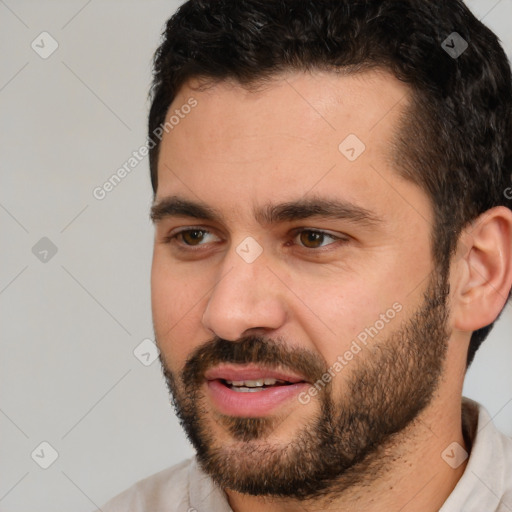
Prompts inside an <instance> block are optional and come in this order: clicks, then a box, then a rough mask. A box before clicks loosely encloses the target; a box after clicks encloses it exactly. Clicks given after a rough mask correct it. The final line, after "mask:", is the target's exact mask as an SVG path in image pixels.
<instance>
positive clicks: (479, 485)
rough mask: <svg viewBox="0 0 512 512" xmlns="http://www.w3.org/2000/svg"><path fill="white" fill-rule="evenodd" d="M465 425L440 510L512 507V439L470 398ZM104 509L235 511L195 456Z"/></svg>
mask: <svg viewBox="0 0 512 512" xmlns="http://www.w3.org/2000/svg"><path fill="white" fill-rule="evenodd" d="M463 426H464V433H465V437H466V439H467V440H468V441H469V442H470V443H471V445H472V446H471V454H470V456H469V460H468V463H467V466H466V469H465V471H464V474H463V475H462V477H461V479H460V480H459V481H458V482H457V485H456V486H455V489H454V490H453V492H452V493H451V494H450V496H449V497H448V499H447V500H446V501H445V503H444V505H443V506H442V507H441V509H440V510H439V512H512V439H510V438H508V437H506V436H505V435H504V434H502V433H501V432H499V431H498V430H497V429H496V427H495V426H494V424H493V423H492V420H491V418H490V416H489V414H488V412H487V411H486V410H485V409H484V408H483V407H482V406H481V405H479V404H477V403H476V402H473V401H472V400H469V399H467V398H464V399H463ZM101 511H102V512H233V511H232V509H231V507H230V506H229V503H228V501H227V498H226V494H225V493H224V491H222V489H220V488H219V487H218V486H217V485H216V484H215V483H214V482H213V480H212V479H211V478H210V477H209V476H208V475H207V474H206V473H204V472H203V471H202V470H201V468H200V467H199V466H198V464H197V461H196V459H195V457H193V458H191V459H187V460H185V461H183V462H181V463H179V464H177V465H175V466H173V467H170V468H168V469H165V470H163V471H160V472H159V473H156V474H154V475H152V476H150V477H148V478H145V479H144V480H141V481H139V482H137V483H136V484H135V485H133V486H132V487H130V488H129V489H127V490H126V491H124V492H122V493H121V494H119V495H118V496H116V497H115V498H113V499H111V500H110V501H109V502H108V503H106V504H105V505H104V506H103V507H101ZM97 512H98V511H97Z"/></svg>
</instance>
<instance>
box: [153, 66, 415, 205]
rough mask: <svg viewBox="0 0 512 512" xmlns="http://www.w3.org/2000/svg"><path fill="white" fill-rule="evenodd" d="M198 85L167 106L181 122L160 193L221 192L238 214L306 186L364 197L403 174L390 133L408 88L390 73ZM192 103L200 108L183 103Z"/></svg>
mask: <svg viewBox="0 0 512 512" xmlns="http://www.w3.org/2000/svg"><path fill="white" fill-rule="evenodd" d="M197 85H198V82H197V81H196V82H190V83H188V84H186V85H185V86H183V87H182V88H181V90H180V92H179V94H178V95H177V96H176V98H175V100H174V101H173V103H172V105H171V106H170V108H169V110H168V113H167V119H169V118H170V116H173V115H174V116H175V118H176V117H177V116H179V118H180V120H179V123H177V124H176V125H174V126H173V128H172V129H171V130H169V131H168V132H166V133H165V134H164V137H163V140H162V143H161V149H160V158H159V165H158V173H159V179H158V181H159V186H158V190H157V200H158V199H159V198H161V197H166V196H169V195H171V194H174V193H181V194H180V195H181V196H183V195H186V196H188V197H189V198H190V199H193V198H195V199H197V198H200V199H201V200H202V201H203V202H205V203H209V204H212V205H218V204H219V201H220V199H222V204H223V207H225V208H230V207H231V208H232V211H233V212H236V211H237V209H239V208H240V206H241V204H243V202H244V201H245V202H248V201H249V200H250V201H251V204H255V203H265V202H268V201H269V200H270V201H272V199H273V198H274V199H277V198H279V199H280V200H281V201H282V200H286V199H287V198H289V199H296V198H297V197H301V196H304V195H305V194H307V193H308V192H310V191H312V192H314V193H319V194H322V193H323V194H325V192H333V191H339V192H340V193H342V195H343V196H344V199H345V200H348V201H351V202H358V201H359V200H360V199H361V196H364V195H369V194H373V195H374V197H376V195H380V196H381V198H382V196H383V195H384V196H385V195H387V196H389V195H390V192H389V190H387V191H386V190H382V179H383V178H382V176H384V180H386V179H390V180H397V179H400V178H399V175H398V173H396V172H394V169H393V167H392V163H391V161H392V159H391V155H392V147H391V139H392V134H393V133H394V130H395V129H396V126H397V122H398V118H399V116H400V115H401V113H402V112H403V111H404V110H405V109H406V108H407V105H408V98H409V95H410V90H409V88H408V86H407V85H405V84H404V83H402V82H400V81H399V80H397V79H396V78H394V77H393V76H392V75H391V74H389V73H387V72H385V71H382V70H372V71H365V72H361V73H358V74H348V75H347V74H336V73H334V72H320V71H318V72H311V73H302V72H301V73H298V72H297V73H287V74H283V75H280V76H276V77H274V78H273V79H272V80H271V81H269V82H266V83H265V84H263V85H261V86H259V87H257V88H256V89H254V88H246V87H243V86H241V85H240V84H237V83H234V82H228V81H222V82H218V83H215V84H210V85H209V86H208V87H203V88H198V87H197ZM191 100H193V102H195V103H196V106H195V107H194V108H193V109H188V108H183V106H184V105H187V104H190V102H191ZM390 173H391V174H392V176H391V175H389V174H390ZM379 175H380V176H381V177H380V178H379ZM388 175H389V176H388ZM379 182H380V183H379ZM376 185H377V186H379V185H380V188H381V190H380V193H378V191H376V190H374V189H375V187H376ZM391 195H392V194H391ZM194 196H195V197H194Z"/></svg>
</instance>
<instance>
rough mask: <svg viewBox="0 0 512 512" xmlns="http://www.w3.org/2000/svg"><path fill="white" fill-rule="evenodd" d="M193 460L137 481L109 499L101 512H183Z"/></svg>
mask: <svg viewBox="0 0 512 512" xmlns="http://www.w3.org/2000/svg"><path fill="white" fill-rule="evenodd" d="M192 460H193V459H187V460H184V461H182V462H180V463H179V464H176V465H175V466H172V467H170V468H166V469H164V470H163V471H159V472H158V473H155V474H153V475H151V476H149V477H147V478H144V479H143V480H140V481H138V482H137V483H135V484H134V485H132V486H131V487H129V488H128V489H126V490H125V491H123V492H122V493H121V494H118V495H117V496H115V497H114V498H112V499H111V500H109V501H108V502H107V503H106V504H105V505H103V506H102V507H101V509H100V510H101V511H102V512H126V511H127V510H130V512H146V511H151V512H160V511H161V512H164V511H166V512H172V511H175V510H176V511H178V510H179V511H181V512H183V511H186V510H187V507H188V484H189V470H190V467H191V465H192Z"/></svg>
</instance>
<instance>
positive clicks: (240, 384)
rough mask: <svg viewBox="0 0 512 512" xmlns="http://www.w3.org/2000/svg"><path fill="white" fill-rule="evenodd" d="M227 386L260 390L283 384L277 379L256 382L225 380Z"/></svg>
mask: <svg viewBox="0 0 512 512" xmlns="http://www.w3.org/2000/svg"><path fill="white" fill-rule="evenodd" d="M226 382H227V384H228V385H230V386H234V387H244V388H261V387H263V386H264V385H265V386H274V385H275V384H276V383H284V381H283V380H278V379H258V380H227V381H226Z"/></svg>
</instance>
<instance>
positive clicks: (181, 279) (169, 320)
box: [151, 257, 209, 369]
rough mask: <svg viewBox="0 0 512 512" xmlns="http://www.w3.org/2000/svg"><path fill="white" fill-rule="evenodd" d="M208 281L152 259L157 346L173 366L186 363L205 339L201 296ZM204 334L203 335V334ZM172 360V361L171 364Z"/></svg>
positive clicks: (153, 309) (152, 286)
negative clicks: (202, 325) (202, 327)
mask: <svg viewBox="0 0 512 512" xmlns="http://www.w3.org/2000/svg"><path fill="white" fill-rule="evenodd" d="M208 289H209V286H208V284H207V283H203V280H201V279H198V278H197V276H196V277H195V278H194V277H193V276H188V275H187V273H186V272H181V271H180V270H179V269H178V267H176V266H172V267H171V266H169V265H166V264H165V263H161V261H160V260H159V259H158V258H156V257H155V258H154V259H153V266H152V270H151V307H152V315H153V326H154V330H155V336H156V339H157V342H158V346H159V348H160V350H161V351H162V353H163V355H164V357H165V358H166V361H167V362H168V364H170V366H171V368H173V369H177V368H179V367H182V366H183V363H184V362H185V360H186V358H187V357H188V355H189V354H190V352H191V351H192V350H193V349H194V348H195V347H196V346H197V345H199V344H200V343H201V340H202V342H203V343H204V340H205V333H204V332H200V331H201V308H202V307H204V304H203V301H202V300H201V297H203V296H204V293H205V290H208ZM201 336H202V337H201ZM171 363H172V364H171Z"/></svg>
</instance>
